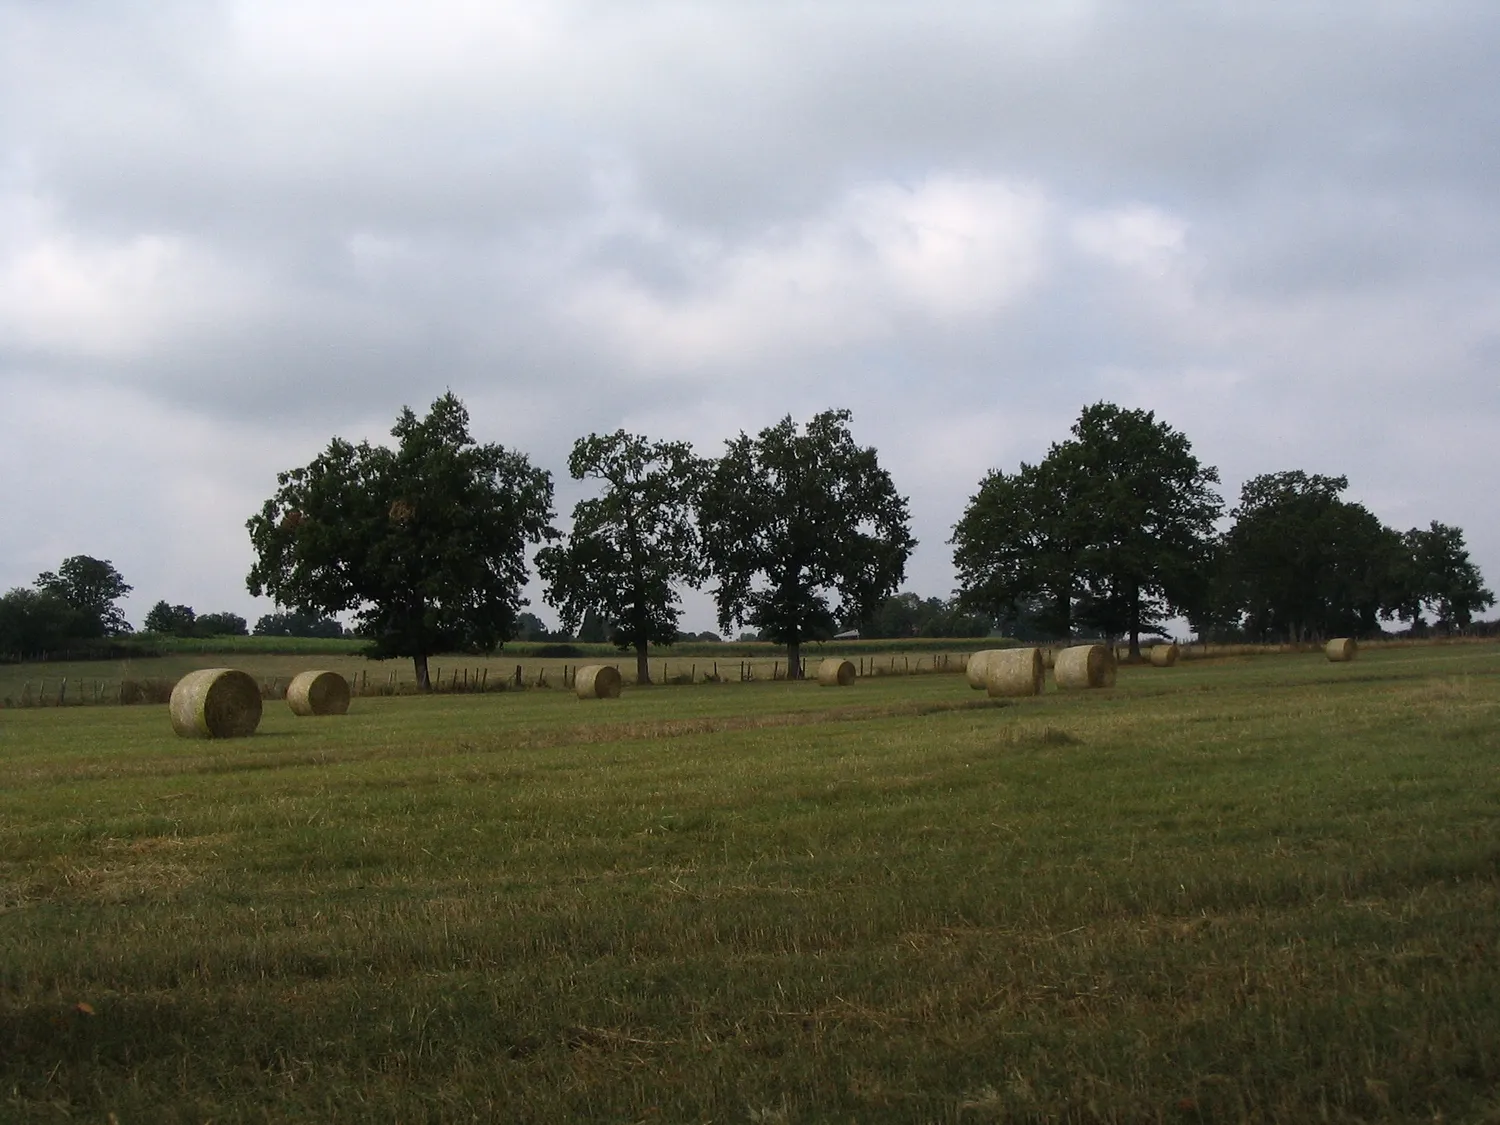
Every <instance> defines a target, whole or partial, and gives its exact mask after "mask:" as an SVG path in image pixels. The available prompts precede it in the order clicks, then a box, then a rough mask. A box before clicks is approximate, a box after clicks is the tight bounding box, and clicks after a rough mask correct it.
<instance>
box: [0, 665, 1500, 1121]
mask: <svg viewBox="0 0 1500 1125" xmlns="http://www.w3.org/2000/svg"><path fill="white" fill-rule="evenodd" d="M1497 732H1500V652H1497V650H1496V649H1495V648H1494V647H1491V646H1464V647H1462V648H1458V647H1454V648H1430V649H1404V650H1390V651H1384V652H1369V653H1365V654H1362V656H1361V660H1360V661H1359V662H1358V663H1356V664H1352V665H1339V666H1333V665H1329V664H1328V663H1327V662H1326V661H1325V660H1323V658H1322V657H1321V655H1320V654H1309V655H1304V656H1290V655H1289V656H1284V657H1276V658H1264V659H1260V660H1257V661H1254V662H1249V663H1236V662H1232V661H1229V662H1224V663H1222V664H1216V663H1215V662H1212V661H1205V662H1201V663H1197V664H1194V665H1188V666H1186V667H1182V666H1179V667H1178V668H1176V669H1172V670H1160V669H1149V668H1124V669H1122V670H1121V674H1120V679H1119V684H1118V686H1117V687H1116V688H1115V689H1113V690H1112V691H1107V692H1094V693H1079V694H1069V695H1063V694H1056V693H1049V694H1048V695H1046V696H1044V697H1042V698H1040V699H1028V700H1023V701H1015V702H1008V703H990V702H988V701H984V700H976V699H975V698H974V693H973V692H972V691H971V690H970V689H969V688H968V687H967V686H966V684H965V683H964V680H963V677H962V676H956V675H955V676H931V677H920V678H915V677H914V678H911V679H877V680H872V681H861V682H859V683H857V684H856V685H854V686H853V687H852V688H849V689H846V690H844V691H841V692H838V693H830V692H820V691H819V689H818V688H817V686H816V685H815V684H806V685H802V684H785V683H778V684H752V685H739V684H730V685H710V686H703V687H698V688H691V689H684V688H671V689H669V688H663V689H640V690H636V691H631V692H627V694H626V696H625V697H624V698H623V699H621V700H618V701H609V702H598V703H588V704H580V703H579V702H578V701H576V700H574V699H573V698H572V697H571V695H569V694H565V693H562V692H553V693H543V692H535V693H512V694H503V695H493V696H473V697H465V696H449V697H439V698H422V699H411V698H408V699H361V700H358V701H357V702H356V704H355V706H354V708H353V709H352V710H351V712H350V714H349V715H348V716H347V717H345V718H344V719H340V720H338V721H328V722H318V723H315V724H310V723H307V722H305V721H304V722H300V723H299V722H298V720H297V719H296V718H295V717H294V716H292V715H291V714H290V712H287V711H284V709H282V708H275V707H270V708H267V711H266V716H265V719H264V721H263V723H262V725H261V728H260V731H259V733H257V735H256V736H255V737H253V738H250V739H246V740H238V741H234V742H225V743H186V742H183V741H181V740H178V739H176V738H174V736H173V735H172V733H171V730H170V727H169V725H168V723H167V721H166V716H165V708H160V707H131V708H78V709H72V710H69V709H50V710H10V711H5V712H3V713H0V1120H5V1121H11V1120H14V1121H27V1122H30V1121H38V1122H48V1121H77V1120H93V1121H103V1120H105V1119H106V1118H107V1116H108V1114H110V1113H113V1114H115V1116H116V1119H117V1120H118V1121H119V1122H120V1123H121V1125H133V1123H136V1122H190V1121H191V1122H202V1121H209V1120H212V1121H214V1122H238V1121H402V1122H416V1121H431V1122H448V1121H471V1120H510V1121H559V1120H591V1121H592V1120H597V1121H651V1120H661V1121H710V1120H712V1121H721V1122H722V1121H758V1122H781V1121H785V1122H796V1121H825V1120H838V1121H861V1122H868V1121H954V1122H959V1121H961V1122H983V1121H1038V1122H1040V1121H1226V1120H1232V1121H1237V1120H1246V1121H1306V1120H1312V1119H1327V1120H1333V1121H1350V1122H1353V1121H1416V1120H1423V1121H1432V1120H1444V1121H1485V1120H1500V1097H1497V1095H1496V1093H1495V1090H1496V1089H1497V1088H1500V733H1497Z"/></svg>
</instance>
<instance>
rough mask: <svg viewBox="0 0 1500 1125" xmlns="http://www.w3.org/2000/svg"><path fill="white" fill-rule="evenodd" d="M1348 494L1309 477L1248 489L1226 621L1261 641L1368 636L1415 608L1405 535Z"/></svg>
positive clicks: (1221, 592)
mask: <svg viewBox="0 0 1500 1125" xmlns="http://www.w3.org/2000/svg"><path fill="white" fill-rule="evenodd" d="M1348 487H1349V480H1348V478H1347V477H1342V476H1339V477H1328V476H1321V475H1318V474H1308V473H1305V472H1302V471H1301V470H1292V471H1288V472H1277V473H1266V474H1263V475H1261V476H1257V477H1254V478H1252V479H1251V480H1249V481H1247V482H1246V483H1245V485H1244V488H1243V489H1242V490H1241V493H1240V504H1239V507H1237V508H1236V509H1235V510H1234V513H1233V515H1234V520H1235V522H1234V525H1233V527H1231V528H1230V530H1229V532H1228V533H1227V534H1226V535H1225V537H1224V542H1223V547H1222V562H1221V567H1222V569H1221V571H1220V576H1219V582H1218V588H1217V596H1218V598H1219V600H1220V603H1221V606H1223V607H1226V608H1224V609H1221V612H1220V616H1221V618H1228V619H1236V618H1241V617H1242V621H1243V628H1244V630H1245V633H1246V634H1247V635H1248V636H1251V637H1256V638H1268V637H1284V638H1286V639H1288V640H1292V641H1300V640H1305V639H1308V638H1311V637H1333V636H1346V635H1354V636H1368V635H1371V634H1374V633H1378V632H1379V631H1380V621H1379V619H1380V617H1381V615H1382V614H1388V613H1395V612H1398V611H1399V609H1400V607H1401V605H1402V603H1403V602H1407V603H1409V602H1410V598H1409V597H1406V596H1403V591H1402V587H1403V585H1404V583H1403V580H1402V575H1403V569H1404V567H1405V561H1404V560H1405V558H1406V546H1405V544H1404V543H1403V541H1402V538H1401V536H1400V535H1398V534H1397V533H1396V532H1394V531H1392V530H1390V529H1389V528H1387V527H1386V526H1384V525H1383V524H1382V523H1381V522H1380V521H1379V520H1378V519H1377V518H1376V517H1375V516H1374V515H1373V514H1371V513H1370V511H1369V510H1368V509H1366V508H1365V507H1364V506H1363V505H1360V504H1355V503H1351V502H1350V501H1347V500H1343V499H1341V494H1342V493H1343V492H1344V490H1345V489H1347V488H1348Z"/></svg>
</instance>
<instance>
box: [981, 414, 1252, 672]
mask: <svg viewBox="0 0 1500 1125" xmlns="http://www.w3.org/2000/svg"><path fill="white" fill-rule="evenodd" d="M1072 435H1073V436H1072V437H1071V438H1069V439H1067V440H1066V441H1064V442H1061V443H1057V444H1054V445H1053V446H1052V447H1051V449H1050V450H1049V451H1048V453H1047V456H1046V458H1045V459H1044V460H1043V461H1042V462H1041V463H1040V464H1039V465H1028V464H1025V463H1022V465H1021V467H1020V469H1019V470H1018V471H1017V472H1016V473H1014V474H1011V475H1007V474H1005V473H1003V472H998V471H996V472H991V473H989V474H988V475H987V476H986V477H985V478H984V480H982V481H981V482H980V486H979V491H978V493H976V494H975V496H974V497H973V498H971V500H970V501H969V506H968V508H967V509H966V510H965V512H964V515H963V517H962V519H960V520H959V522H958V524H957V525H955V527H954V529H953V539H952V540H951V542H952V543H953V544H954V546H955V550H954V556H953V558H954V565H955V567H956V568H957V570H958V573H959V583H960V585H959V598H960V601H961V602H962V603H963V604H964V605H965V606H967V607H969V608H971V609H973V610H977V611H980V612H983V613H986V614H988V615H990V616H991V617H993V618H995V619H997V620H999V621H1002V622H1017V621H1022V620H1027V621H1028V622H1029V627H1030V628H1032V629H1035V630H1037V631H1040V632H1042V633H1044V634H1049V635H1052V636H1060V637H1067V636H1069V635H1070V634H1071V632H1072V630H1073V626H1074V624H1075V621H1076V622H1077V623H1079V624H1083V625H1089V626H1092V627H1093V628H1095V629H1098V630H1099V631H1100V632H1102V633H1105V634H1106V635H1110V636H1118V635H1122V634H1123V635H1125V636H1128V637H1129V640H1130V651H1131V655H1132V656H1136V657H1138V656H1139V655H1140V636H1141V634H1142V633H1143V632H1148V631H1150V630H1151V629H1152V628H1153V627H1154V626H1155V625H1157V624H1158V623H1159V622H1161V621H1162V620H1164V619H1165V618H1166V617H1167V616H1169V615H1170V614H1172V613H1178V612H1190V611H1192V610H1194V609H1195V608H1196V607H1197V605H1198V604H1199V603H1201V602H1202V600H1203V599H1204V595H1205V593H1206V590H1207V572H1208V566H1209V560H1210V558H1211V554H1212V544H1213V523H1214V520H1216V519H1217V518H1218V516H1219V513H1220V512H1221V510H1222V507H1223V502H1222V501H1221V500H1220V498H1219V495H1218V493H1217V492H1216V491H1215V490H1214V489H1213V487H1212V486H1213V485H1214V484H1216V483H1217V482H1218V479H1219V474H1218V471H1217V470H1216V469H1214V468H1212V467H1211V466H1209V467H1206V466H1204V465H1202V464H1200V463H1199V461H1198V459H1197V458H1196V457H1195V456H1194V455H1193V453H1192V446H1191V444H1190V443H1189V442H1188V440H1187V438H1186V437H1185V436H1184V435H1183V434H1181V433H1179V432H1178V431H1176V430H1174V429H1172V428H1171V427H1170V426H1168V425H1167V424H1166V423H1165V422H1159V421H1157V419H1156V416H1155V414H1153V413H1152V412H1151V411H1146V410H1123V409H1121V408H1120V407H1118V406H1115V405H1113V404H1112V403H1106V402H1100V403H1095V404H1094V405H1092V406H1088V407H1085V408H1084V410H1083V412H1082V413H1081V414H1080V415H1079V418H1078V421H1077V422H1075V423H1074V425H1073V427H1072Z"/></svg>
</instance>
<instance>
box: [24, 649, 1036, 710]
mask: <svg viewBox="0 0 1500 1125" xmlns="http://www.w3.org/2000/svg"><path fill="white" fill-rule="evenodd" d="M290 640H291V641H292V642H293V643H291V644H288V643H287V642H288V638H285V637H215V638H210V639H208V640H176V641H171V643H170V644H169V646H168V647H169V651H168V652H167V653H166V654H165V655H162V656H153V657H137V658H135V659H131V660H75V661H47V662H42V663H29V664H0V707H4V706H32V705H36V704H38V703H41V704H44V705H52V704H55V703H56V702H57V701H58V698H59V696H61V698H62V700H63V702H64V703H79V702H83V703H96V702H97V703H113V702H116V701H118V699H119V695H120V684H121V682H122V681H124V680H135V681H143V680H155V681H163V682H165V683H167V684H168V685H170V684H171V683H172V682H175V681H176V680H177V679H178V678H180V677H181V676H183V675H185V674H186V673H188V672H191V671H193V670H194V669H197V668H217V667H224V666H228V667H234V668H239V669H241V670H243V671H245V672H248V673H250V674H251V675H252V676H254V677H255V678H256V679H258V680H260V681H262V682H263V683H265V684H268V685H280V687H281V688H282V689H285V687H286V683H287V681H288V680H290V679H291V678H292V677H293V676H295V675H296V674H297V673H298V672H303V671H307V670H309V669H328V670H330V671H334V672H338V673H339V674H341V675H343V676H344V677H345V678H346V679H348V680H350V681H351V682H352V683H354V684H355V687H356V689H357V690H363V691H365V692H367V693H371V694H379V693H382V692H384V693H387V694H403V693H409V692H413V691H415V690H416V675H415V672H414V671H413V668H412V662H411V661H410V660H407V659H402V660H385V661H376V660H367V659H365V657H363V656H361V655H360V652H361V651H362V649H363V647H364V642H363V641H355V640H317V639H311V638H309V639H306V644H299V643H297V642H299V641H300V640H302V638H290ZM996 643H997V642H996V641H993V640H991V641H987V642H983V644H981V643H980V642H964V641H954V640H947V641H944V642H943V643H941V644H939V643H936V642H924V641H920V640H909V641H906V642H904V647H901V648H899V650H897V649H896V648H894V647H893V642H890V641H867V642H844V643H841V644H839V645H837V646H833V645H829V646H826V647H819V646H816V645H809V646H807V647H806V648H805V649H804V650H803V657H804V660H805V661H806V663H807V664H808V667H809V674H814V673H815V672H816V664H817V661H819V660H821V659H823V658H824V657H825V656H829V655H834V654H838V655H840V656H847V658H848V659H850V660H852V661H856V662H857V663H858V664H859V666H860V668H861V669H862V670H863V671H864V672H866V673H868V674H870V675H874V674H876V673H877V672H878V673H881V674H903V675H904V674H907V673H910V672H930V671H933V670H934V668H938V667H950V666H951V667H952V668H953V669H954V670H957V669H959V668H961V667H962V666H963V660H964V659H965V658H966V656H967V654H968V653H969V652H971V651H973V650H974V649H975V648H977V647H983V645H994V644H996ZM1005 643H1009V642H1005ZM557 647H558V646H557V645H555V644H552V645H545V644H537V643H527V644H519V645H507V646H506V648H505V649H503V650H501V651H500V652H498V653H494V654H492V655H488V656H475V655H468V654H447V655H437V656H434V657H432V658H431V659H430V661H429V675H431V676H432V677H433V680H434V682H435V683H437V682H440V684H441V688H442V690H444V691H455V690H474V687H475V685H479V684H483V685H484V686H485V688H486V689H498V688H500V687H503V686H506V685H513V684H514V683H515V680H516V676H517V670H518V669H519V675H520V681H521V686H524V687H536V686H538V684H539V683H540V684H541V685H542V686H550V687H561V686H562V683H563V678H564V675H565V673H571V670H573V669H576V668H577V667H578V666H579V665H580V664H583V663H596V664H598V663H603V664H613V665H615V666H617V667H618V668H619V669H620V670H621V672H622V673H623V674H624V675H625V677H626V679H628V680H630V681H632V682H633V681H634V679H635V654H634V653H633V652H629V653H622V652H620V651H619V650H618V649H616V648H614V647H613V646H612V645H581V644H572V645H570V646H568V647H570V648H571V649H573V650H576V651H577V652H579V653H580V654H581V655H578V656H568V657H547V656H539V655H538V653H540V652H546V651H548V650H549V649H550V650H555V649H556V648H557ZM786 669H787V663H786V650H785V649H784V648H782V647H780V646H777V645H771V644H765V643H735V644H724V645H716V644H712V643H709V642H703V641H698V642H692V643H689V644H684V645H681V646H673V647H672V648H670V649H654V650H653V651H652V656H651V677H652V680H653V681H654V682H657V683H661V682H663V681H669V680H670V681H683V682H694V683H696V682H701V681H703V680H704V679H708V678H712V677H718V678H719V679H732V680H739V679H740V678H741V677H742V676H744V677H747V678H753V679H758V680H770V679H776V678H784V677H785V676H786Z"/></svg>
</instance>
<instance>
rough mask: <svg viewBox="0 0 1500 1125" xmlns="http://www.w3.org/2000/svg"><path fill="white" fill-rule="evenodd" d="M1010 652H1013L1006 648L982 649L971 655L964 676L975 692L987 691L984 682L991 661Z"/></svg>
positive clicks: (965, 666)
mask: <svg viewBox="0 0 1500 1125" xmlns="http://www.w3.org/2000/svg"><path fill="white" fill-rule="evenodd" d="M1010 651H1012V650H1010V649H1005V648H986V649H981V650H980V651H979V652H975V653H971V654H970V656H969V662H968V663H967V664H965V665H964V676H965V677H966V678H967V679H968V681H969V686H970V687H971V688H973V689H974V690H975V691H984V690H985V689H986V685H985V682H984V675H985V669H987V668H988V667H989V664H990V661H991V660H993V659H994V658H995V657H997V656H1000V655H1002V654H1003V653H1006V652H1010Z"/></svg>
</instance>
